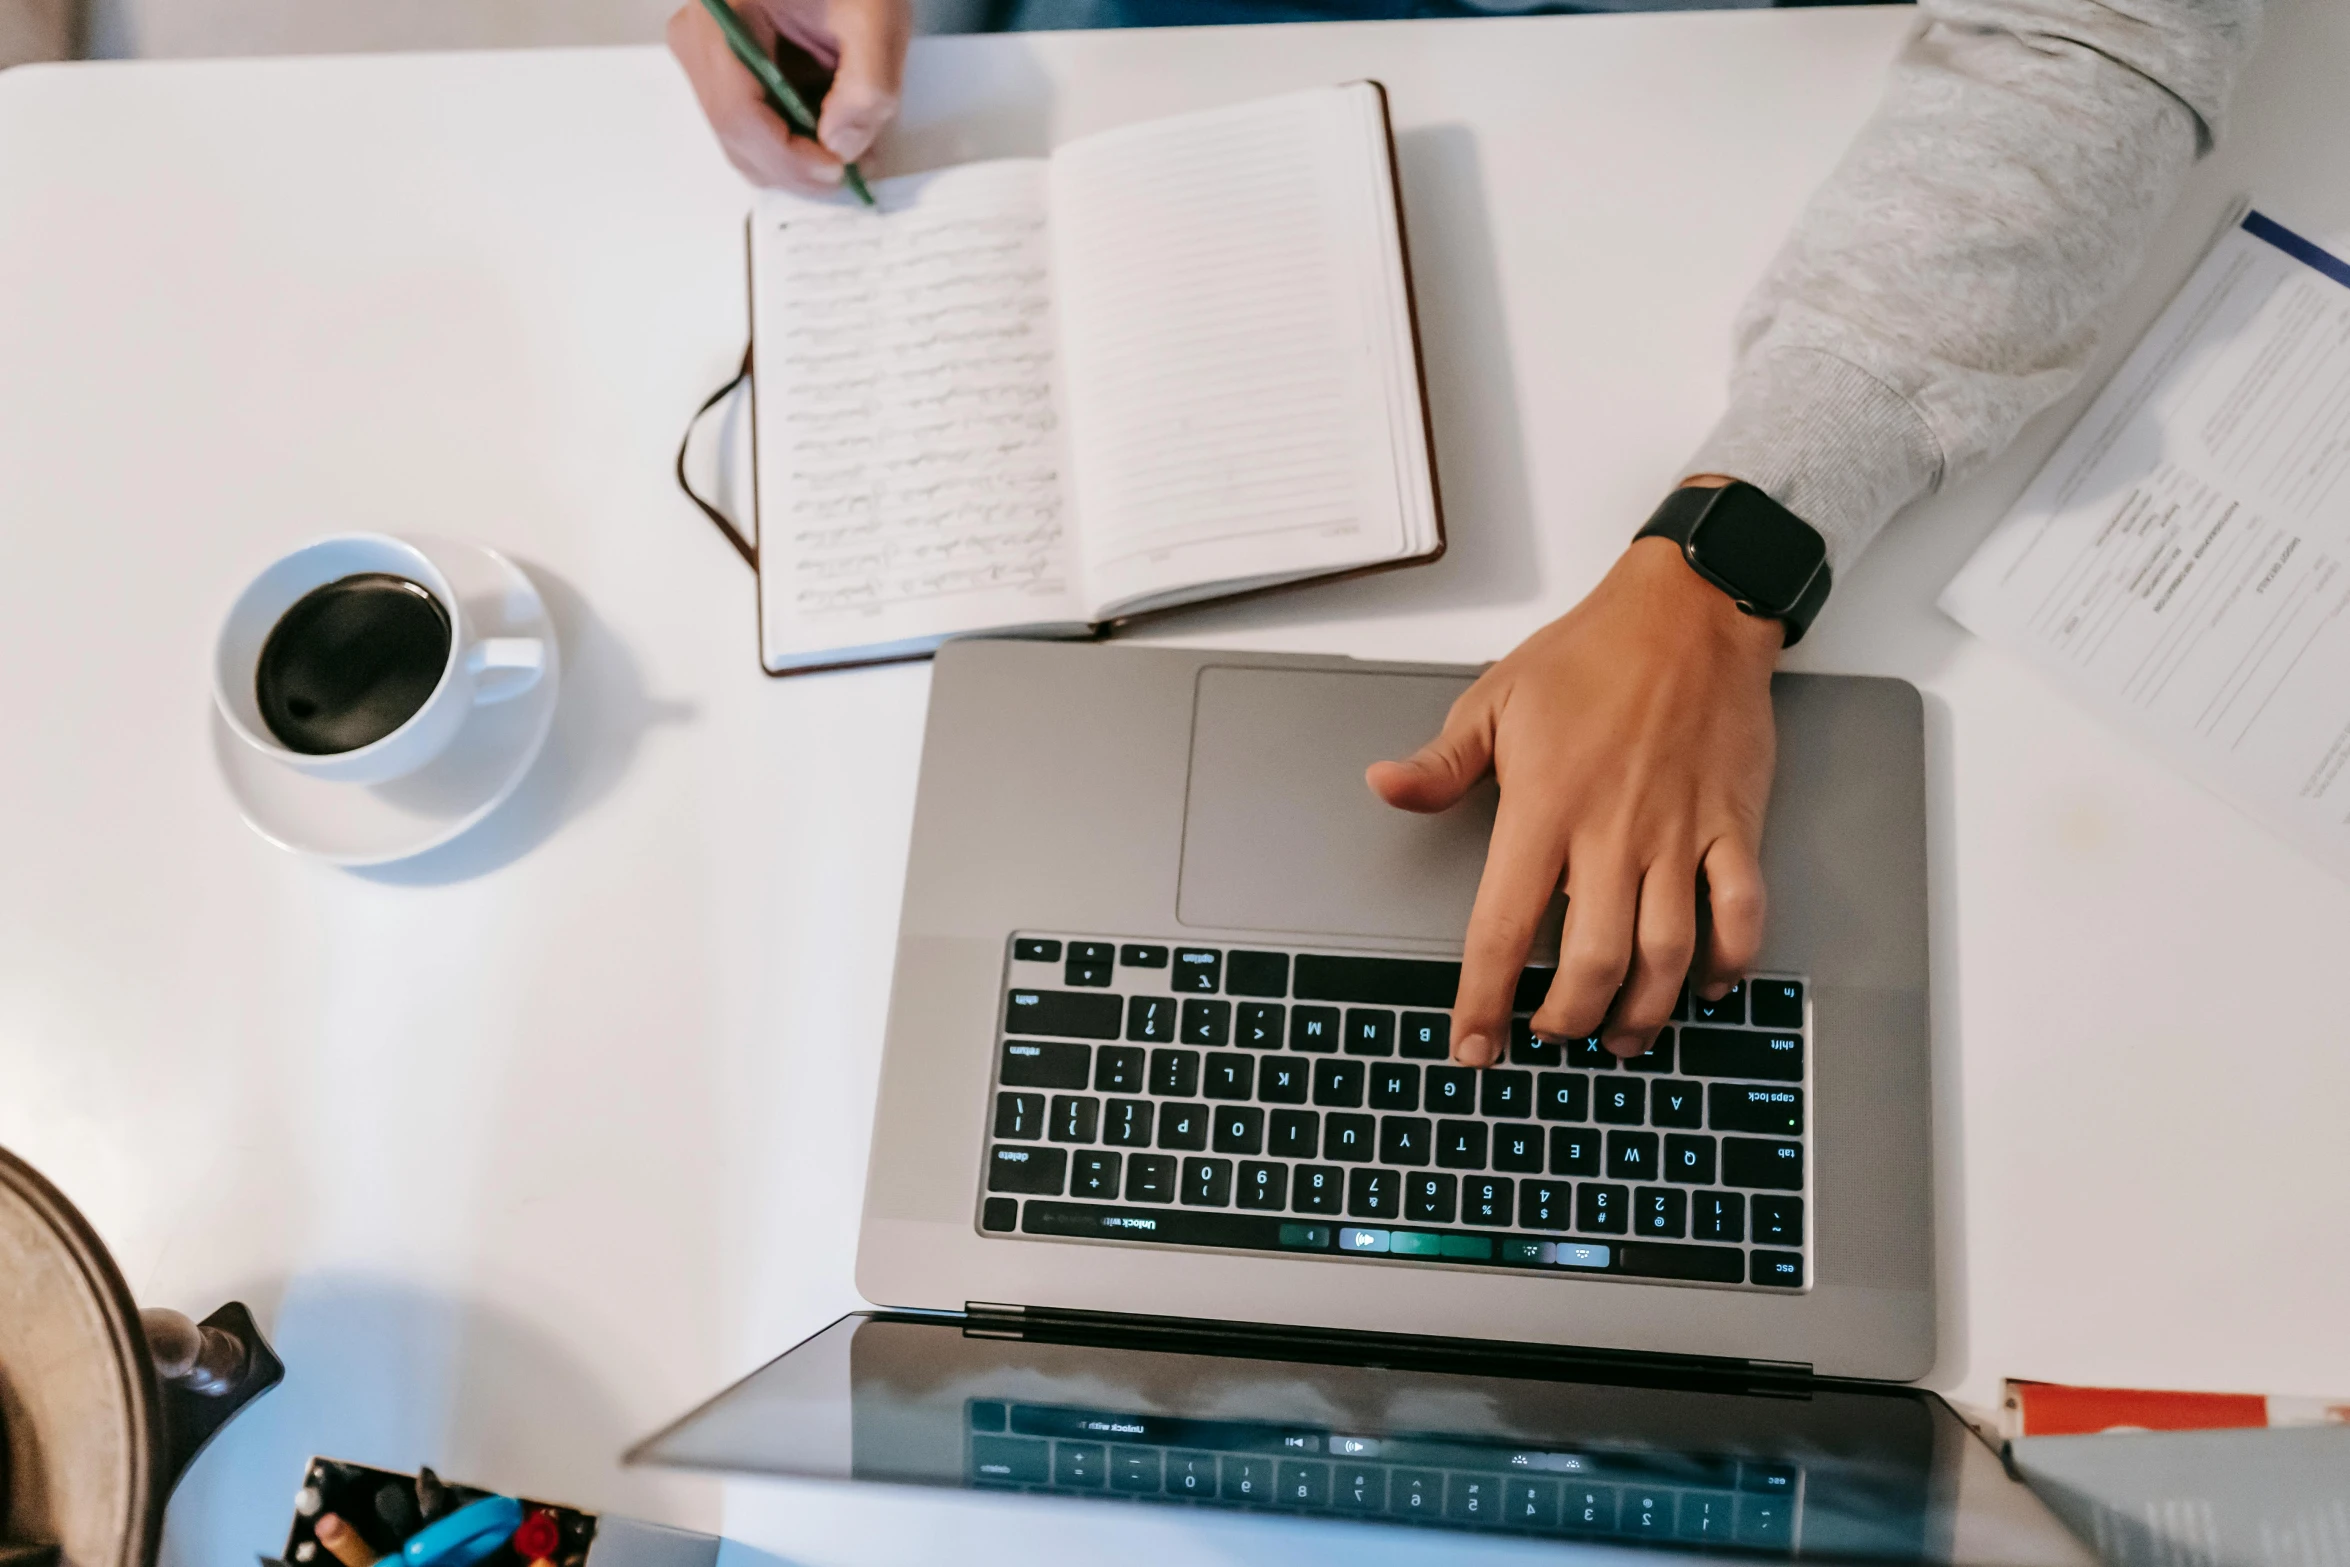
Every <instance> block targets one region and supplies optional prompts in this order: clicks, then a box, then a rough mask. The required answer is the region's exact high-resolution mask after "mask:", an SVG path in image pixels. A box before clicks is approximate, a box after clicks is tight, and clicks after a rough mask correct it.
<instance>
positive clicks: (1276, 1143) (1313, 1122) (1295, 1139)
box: [1265, 1110, 1322, 1159]
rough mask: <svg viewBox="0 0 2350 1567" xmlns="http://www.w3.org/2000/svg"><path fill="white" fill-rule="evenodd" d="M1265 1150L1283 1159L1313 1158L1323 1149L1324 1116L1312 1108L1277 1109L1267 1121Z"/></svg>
mask: <svg viewBox="0 0 2350 1567" xmlns="http://www.w3.org/2000/svg"><path fill="white" fill-rule="evenodd" d="M1267 1130H1268V1131H1269V1133H1270V1134H1271V1139H1272V1140H1271V1141H1270V1142H1268V1143H1266V1145H1265V1151H1266V1152H1267V1153H1269V1154H1272V1155H1273V1156H1275V1157H1276V1158H1281V1159H1311V1158H1313V1157H1314V1156H1315V1155H1316V1154H1318V1153H1320V1152H1321V1151H1322V1118H1321V1116H1319V1115H1317V1114H1315V1113H1314V1112H1313V1111H1311V1110H1276V1111H1274V1112H1273V1114H1272V1117H1271V1118H1270V1120H1269V1121H1268V1122H1267Z"/></svg>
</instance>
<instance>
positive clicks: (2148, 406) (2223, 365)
mask: <svg viewBox="0 0 2350 1567" xmlns="http://www.w3.org/2000/svg"><path fill="white" fill-rule="evenodd" d="M1942 607H1943V608H1944V609H1945V610H1946V611H1948V612H1949V613H1950V614H1951V615H1952V616H1954V617H1955V618H1956V619H1957V620H1959V621H1960V622H1961V623H1962V624H1964V625H1965V626H1966V627H1967V628H1968V629H1969V630H1971V631H1974V632H1975V633H1976V634H1978V635H1980V636H1982V637H1984V638H1987V639H1988V640H1990V641H1993V642H1997V643H1999V644H2000V645H2002V646H2004V647H2009V648H2013V649H2015V650H2016V651H2018V652H2020V653H2022V654H2024V656H2025V657H2027V658H2029V659H2030V660H2031V661H2032V662H2033V663H2034V664H2035V665H2037V666H2038V667H2039V668H2041V669H2042V670H2044V671H2046V672H2047V673H2048V674H2049V675H2050V676H2052V677H2053V678H2054V679H2055V680H2056V681H2057V682H2058V684H2060V685H2062V686H2063V687H2064V688H2065V689H2066V690H2068V691H2070V692H2072V693H2073V694H2074V695H2075V696H2076V697H2077V698H2078V699H2079V700H2081V701H2082V702H2084V703H2086V704H2087V705H2088V706H2089V707H2091V708H2093V709H2094V710H2096V711H2097V712H2099V713H2100V714H2102V715H2104V716H2106V717H2107V718H2109V719H2111V720H2112V721H2114V722H2115V723H2118V724H2120V725H2121V726H2122V727H2123V728H2125V729H2127V730H2129V731H2130V732H2131V733H2133V734H2135V735H2137V736H2138V737H2139V738H2140V739H2142V740H2144V741H2146V742H2148V743H2150V744H2152V745H2153V746H2154V747H2155V748H2156V749H2157V750H2158V751H2159V752H2160V753H2161V754H2163V755H2164V756H2165V757H2167V758H2168V759H2169V760H2171V761H2172V762H2173V763H2174V764H2176V765H2177V766H2179V767H2180V768H2182V769H2183V770H2185V771H2186V772H2187V773H2188V774H2189V775H2190V776H2192V777H2194V778H2196V779H2197V780H2199V781H2200V782H2202V783H2203V784H2204V785H2205V786H2207V787H2209V788H2211V789H2212V790H2214V791H2215V792H2217V793H2218V794H2220V795H2221V796H2223V797H2224V798H2226V799H2228V800H2230V801H2232V802H2234V803H2235V804H2236V805H2237V806H2238V807H2240V808H2241V809H2243V810H2244V811H2246V812H2248V813H2249V814H2251V815H2252V816H2253V817H2254V818H2256V819H2257V820H2259V821H2261V822H2263V823H2265V824H2266V825H2267V826H2268V827H2269V828H2270V829H2271V830H2272V831H2275V832H2277V833H2279V834H2281V835H2282V836H2284V837H2285V838H2286V839H2288V840H2290V841H2291V842H2293V843H2294V844H2297V845H2299V846H2300V847H2301V848H2303V849H2305V850H2307V851H2308V852H2309V853H2311V854H2313V855H2315V856H2316V857H2317V858H2318V860H2319V861H2320V862H2321V863H2323V864H2325V865H2326V866H2327V867H2328V868H2330V869H2331V870H2333V871H2334V873H2335V874H2336V875H2339V876H2341V877H2343V878H2344V879H2346V880H2350V265H2346V264H2345V263H2344V262H2343V261H2342V260H2340V259H2339V258H2338V257H2336V256H2334V255H2332V254H2329V253H2328V252H2326V251H2325V250H2322V249H2320V248H2319V247H2318V246H2316V245H2313V244H2311V243H2310V242H2309V241H2307V240H2305V239H2303V238H2301V237H2300V236H2299V235H2297V234H2295V233H2293V232H2291V231H2290V230H2288V229H2286V228H2284V227H2282V226H2281V225H2279V224H2277V223H2276V222H2274V221H2272V220H2271V219H2269V218H2267V217H2265V216H2263V215H2262V214H2261V213H2259V212H2252V213H2249V214H2247V215H2246V216H2245V217H2244V219H2243V220H2242V222H2241V223H2239V224H2237V225H2235V226H2234V227H2232V228H2231V229H2230V230H2229V231H2228V232H2227V234H2226V235H2225V236H2223V237H2222V238H2221V240H2220V241H2219V243H2218V244H2217V245H2216V246H2214V247H2213V249H2212V252H2211V254H2210V255H2209V256H2208V257H2206V258H2205V259H2204V262H2203V264H2202V265H2201V266H2200V267H2198V268H2197V269H2196V271H2195V274H2194V275H2193V276H2192V277H2191V278H2189V279H2188V281H2187V284H2186V286H2185V287H2184V288H2182V289H2181V290H2180V291H2179V294H2178V297H2177V298H2175V299H2173V300H2172V301H2171V304H2170V307H2169V308H2168V309H2167V310H2165V311H2164V312H2163V314H2162V316H2161V318H2160V319H2159V320H2157V321H2156V322H2155V324H2154V327H2153V329H2152V330H2151V331H2149V332H2148V333H2147V334H2146V337H2145V339H2144V340H2143V341H2142V342H2140V343H2139V344H2138V346H2137V348H2136V349H2135V350H2134V351H2133V352H2132V353H2131V354H2130V356H2129V358H2128V360H2127V361H2126V362H2125V363H2124V364H2123V366H2122V368H2121V370H2120V371H2119V372H2118V373H2117V374H2116V375H2115V376H2114V378H2113V380H2112V382H2111V383H2110V384H2108V385H2107V386H2106V388H2105V390H2104V391H2103V392H2102V393H2101V394H2099V396H2098V397H2097V399H2096V401H2095V402H2093V403H2092V404H2091V405H2090V407H2089V411H2088V413H2087V414H2085V415H2083V416H2082V418H2081V421H2080V423H2079V424H2077V425H2075V426H2074V427H2073V430H2072V432H2071V434H2069V435H2067V436H2066V437H2065V439H2064V442H2063V444H2062V445H2060V446H2059V447H2058V448H2057V449H2056V454H2055V455H2054V456H2053V457H2051V458H2050V459H2049V460H2048V464H2047V466H2046V467H2044V468H2042V469H2041V470H2040V473H2039V476H2038V477H2037V478H2035V479H2034V480H2033V481H2032V485H2031V488H2030V489H2028V490H2026V491H2025V492H2024V497H2023V499H2022V500H2021V501H2019V502H2018V503H2017V504H2016V508H2015V510H2014V511H2013V512H2011V513H2009V515H2008V517H2007V519H2006V520H2005V521H2004V522H2002V523H2001V524H2000V525H1999V527H1998V528H1997V529H1996V530H1995V531H1994V532H1993V533H1992V535H1991V537H1990V538H1989V539H1988V540H1986V541H1985V542H1984V544H1983V547H1982V548H1981V549H1980V550H1978V551H1977V552H1976V553H1975V556H1974V558H1973V559H1972V560H1970V561H1968V562H1967V565H1966V567H1965V569H1964V570H1962V571H1961V572H1960V573H1959V574H1958V576H1957V577H1956V578H1954V579H1953V580H1952V581H1951V583H1950V585H1949V587H1948V588H1946V589H1945V590H1944V591H1943V594H1942Z"/></svg>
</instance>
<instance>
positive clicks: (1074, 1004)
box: [1004, 990, 1125, 1039]
mask: <svg viewBox="0 0 2350 1567" xmlns="http://www.w3.org/2000/svg"><path fill="white" fill-rule="evenodd" d="M1124 1012H1125V1008H1124V1007H1122V1006H1121V1005H1120V1004H1119V1002H1118V998H1117V997H1116V996H1100V995H1093V994H1090V993H1088V992H1086V991H1082V990H1015V991H1013V992H1012V993H1011V995H1010V996H1008V997H1006V998H1005V1001H1004V1031H1005V1032H1006V1033H1008V1034H1049V1035H1052V1036H1054V1037H1055V1038H1060V1039H1116V1038H1117V1037H1118V1020H1119V1018H1120V1017H1121V1016H1122V1015H1123V1014H1124Z"/></svg>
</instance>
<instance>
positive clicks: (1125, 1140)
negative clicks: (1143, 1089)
mask: <svg viewBox="0 0 2350 1567" xmlns="http://www.w3.org/2000/svg"><path fill="white" fill-rule="evenodd" d="M1108 1109H1109V1114H1108V1115H1107V1116H1105V1117H1104V1118H1103V1121H1102V1141H1103V1142H1105V1143H1108V1144H1109V1145H1110V1146H1111V1147H1113V1148H1148V1147H1149V1146H1150V1145H1151V1102H1150V1101H1149V1100H1148V1099H1113V1100H1111V1101H1110V1103H1109V1106H1108Z"/></svg>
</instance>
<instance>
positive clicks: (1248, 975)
mask: <svg viewBox="0 0 2350 1567" xmlns="http://www.w3.org/2000/svg"><path fill="white" fill-rule="evenodd" d="M1224 994H1226V995H1228V996H1286V995H1288V994H1289V954H1288V953H1286V952H1228V953H1226V954H1225V955H1224Z"/></svg>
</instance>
